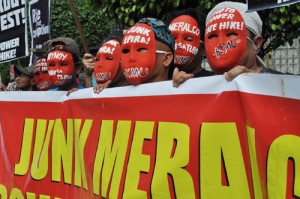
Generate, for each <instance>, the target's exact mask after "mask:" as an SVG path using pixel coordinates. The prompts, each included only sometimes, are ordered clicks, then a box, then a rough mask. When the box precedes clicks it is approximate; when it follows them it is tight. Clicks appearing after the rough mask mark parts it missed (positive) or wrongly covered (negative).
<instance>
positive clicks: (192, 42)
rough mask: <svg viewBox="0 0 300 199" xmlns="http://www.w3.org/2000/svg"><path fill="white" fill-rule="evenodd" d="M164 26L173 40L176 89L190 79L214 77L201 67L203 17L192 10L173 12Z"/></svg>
mask: <svg viewBox="0 0 300 199" xmlns="http://www.w3.org/2000/svg"><path fill="white" fill-rule="evenodd" d="M166 24H167V25H168V26H169V28H170V30H171V32H172V35H173V36H174V39H175V54H174V65H175V67H176V68H175V69H174V72H173V85H174V86H175V87H178V86H179V84H180V83H182V82H183V81H185V80H186V79H188V78H191V77H204V76H211V75H214V73H213V72H211V71H208V70H206V69H204V68H203V67H202V66H201V63H202V58H203V56H204V55H205V52H204V42H203V38H204V37H203V35H204V30H205V17H204V16H203V15H202V13H201V12H200V11H199V10H197V9H194V8H188V9H183V10H178V11H173V12H171V13H170V14H169V15H168V17H167V19H166Z"/></svg>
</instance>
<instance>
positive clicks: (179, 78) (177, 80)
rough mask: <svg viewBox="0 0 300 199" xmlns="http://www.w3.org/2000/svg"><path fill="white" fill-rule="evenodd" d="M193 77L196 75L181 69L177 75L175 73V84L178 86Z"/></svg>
mask: <svg viewBox="0 0 300 199" xmlns="http://www.w3.org/2000/svg"><path fill="white" fill-rule="evenodd" d="M192 77H194V75H193V74H189V73H186V72H184V71H180V72H178V73H177V74H176V75H175V74H174V76H173V86H174V87H176V88H178V87H179V85H180V84H181V83H183V82H185V81H186V80H188V79H190V78H192Z"/></svg>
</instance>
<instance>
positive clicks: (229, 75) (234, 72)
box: [224, 65, 255, 81]
mask: <svg viewBox="0 0 300 199" xmlns="http://www.w3.org/2000/svg"><path fill="white" fill-rule="evenodd" d="M253 72H255V71H254V70H251V69H249V68H247V67H246V66H240V65H238V66H236V67H234V68H232V69H231V70H229V71H228V72H225V73H224V77H225V79H226V80H227V81H232V80H233V79H234V78H236V77H237V76H238V75H240V74H242V73H253Z"/></svg>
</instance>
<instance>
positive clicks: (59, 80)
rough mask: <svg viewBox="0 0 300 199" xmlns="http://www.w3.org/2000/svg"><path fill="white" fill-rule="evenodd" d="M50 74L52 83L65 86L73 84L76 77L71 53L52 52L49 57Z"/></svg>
mask: <svg viewBox="0 0 300 199" xmlns="http://www.w3.org/2000/svg"><path fill="white" fill-rule="evenodd" d="M47 67H48V73H49V76H50V79H51V81H52V83H53V84H54V85H56V86H63V85H66V84H68V83H70V82H71V80H72V79H73V75H74V62H73V57H72V54H71V53H70V52H66V51H61V50H52V51H50V52H49V53H48V55H47Z"/></svg>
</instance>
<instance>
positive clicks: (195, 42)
mask: <svg viewBox="0 0 300 199" xmlns="http://www.w3.org/2000/svg"><path fill="white" fill-rule="evenodd" d="M169 28H170V30H171V32H172V35H173V36H174V38H175V53H174V63H175V65H177V66H179V67H185V66H188V65H189V64H190V63H191V62H192V61H193V59H194V58H195V56H196V54H197V53H198V50H199V47H200V28H199V24H198V22H197V21H196V20H195V19H194V18H193V17H191V16H188V15H182V16H179V17H176V18H175V19H174V20H173V21H172V22H171V23H170V25H169Z"/></svg>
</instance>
